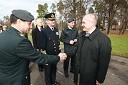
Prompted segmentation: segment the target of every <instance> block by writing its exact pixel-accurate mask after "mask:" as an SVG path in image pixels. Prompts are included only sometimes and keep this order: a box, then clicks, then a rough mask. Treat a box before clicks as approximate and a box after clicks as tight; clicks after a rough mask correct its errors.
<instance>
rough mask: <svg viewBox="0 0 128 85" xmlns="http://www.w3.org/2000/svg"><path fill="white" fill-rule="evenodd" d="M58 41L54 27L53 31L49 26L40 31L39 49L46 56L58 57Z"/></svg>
mask: <svg viewBox="0 0 128 85" xmlns="http://www.w3.org/2000/svg"><path fill="white" fill-rule="evenodd" d="M59 45H60V40H59V32H58V29H57V28H55V27H54V31H52V30H51V29H50V27H49V26H47V27H45V28H44V29H43V30H42V31H41V48H42V49H44V50H46V53H47V54H54V55H58V54H59V53H60V47H59Z"/></svg>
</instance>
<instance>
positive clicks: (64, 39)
mask: <svg viewBox="0 0 128 85" xmlns="http://www.w3.org/2000/svg"><path fill="white" fill-rule="evenodd" d="M60 41H61V42H63V43H66V44H70V40H68V39H66V35H65V31H64V30H62V32H61V36H60Z"/></svg>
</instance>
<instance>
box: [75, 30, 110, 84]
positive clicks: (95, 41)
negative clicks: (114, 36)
mask: <svg viewBox="0 0 128 85" xmlns="http://www.w3.org/2000/svg"><path fill="white" fill-rule="evenodd" d="M77 45H78V52H77V56H78V57H77V61H76V66H77V67H78V69H79V70H80V83H79V84H80V85H96V80H98V81H99V82H100V83H103V81H104V79H105V76H106V73H107V69H108V65H109V61H110V56H111V42H110V39H109V38H108V37H107V36H106V35H105V34H103V33H102V32H100V31H99V30H98V29H96V30H95V31H93V33H92V34H91V35H90V36H89V37H85V34H84V32H82V33H81V34H80V36H79V37H78V44H77Z"/></svg>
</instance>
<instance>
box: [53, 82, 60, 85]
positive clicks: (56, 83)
mask: <svg viewBox="0 0 128 85" xmlns="http://www.w3.org/2000/svg"><path fill="white" fill-rule="evenodd" d="M52 85H60V83H59V82H57V81H55V82H54V83H53V84H52Z"/></svg>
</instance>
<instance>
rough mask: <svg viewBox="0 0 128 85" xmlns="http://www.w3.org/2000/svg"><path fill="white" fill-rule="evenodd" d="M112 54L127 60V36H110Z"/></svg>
mask: <svg viewBox="0 0 128 85" xmlns="http://www.w3.org/2000/svg"><path fill="white" fill-rule="evenodd" d="M110 39H111V43H112V54H113V55H118V56H121V57H127V58H128V35H123V36H121V35H110Z"/></svg>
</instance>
